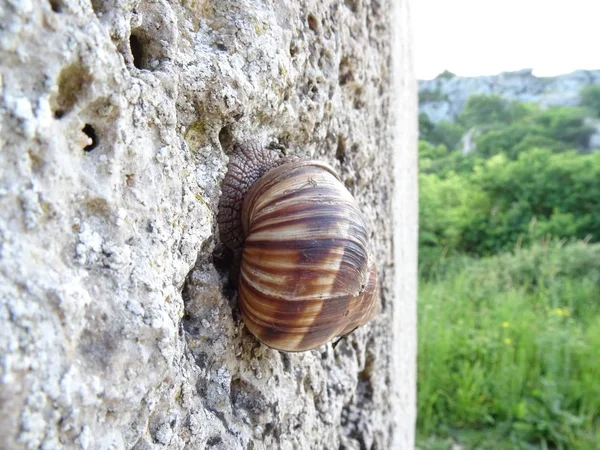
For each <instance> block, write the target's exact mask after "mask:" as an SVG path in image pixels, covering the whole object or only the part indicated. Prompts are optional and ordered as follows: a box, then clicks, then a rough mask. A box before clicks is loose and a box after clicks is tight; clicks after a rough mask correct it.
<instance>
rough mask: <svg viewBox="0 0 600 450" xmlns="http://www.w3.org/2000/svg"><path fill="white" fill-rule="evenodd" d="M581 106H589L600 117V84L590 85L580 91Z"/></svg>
mask: <svg viewBox="0 0 600 450" xmlns="http://www.w3.org/2000/svg"><path fill="white" fill-rule="evenodd" d="M579 98H580V101H581V106H584V107H585V108H588V109H589V111H590V112H591V113H592V114H593V115H595V116H596V117H600V86H599V85H592V84H591V85H588V86H585V87H584V88H583V89H581V91H579Z"/></svg>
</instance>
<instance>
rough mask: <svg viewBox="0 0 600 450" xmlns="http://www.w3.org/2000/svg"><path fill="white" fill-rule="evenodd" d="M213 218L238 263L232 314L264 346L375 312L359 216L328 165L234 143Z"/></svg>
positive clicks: (352, 323) (300, 346) (288, 343)
mask: <svg viewBox="0 0 600 450" xmlns="http://www.w3.org/2000/svg"><path fill="white" fill-rule="evenodd" d="M218 222H219V229H220V232H221V239H222V241H223V242H224V243H225V244H226V245H227V246H229V247H230V248H231V249H233V251H234V253H235V254H236V256H237V257H238V258H239V261H240V262H239V280H238V293H239V303H240V309H241V313H242V319H243V320H244V323H245V324H246V326H247V327H248V329H249V330H250V332H251V333H252V334H253V335H254V336H256V338H258V340H260V341H261V342H263V343H265V344H266V345H268V346H270V347H273V348H275V349H278V350H282V351H305V350H310V349H313V348H316V347H319V346H321V345H323V344H326V343H327V342H329V341H330V340H331V339H333V338H334V337H336V336H344V335H346V334H348V333H350V332H352V331H353V330H354V329H355V328H357V327H359V326H361V325H364V324H365V323H367V321H369V319H370V318H371V317H372V316H373V315H374V314H375V313H376V312H377V307H378V282H377V268H376V265H375V263H374V261H373V258H372V257H371V255H370V253H369V251H368V239H367V230H366V226H365V222H364V219H363V217H362V214H361V212H360V210H359V208H358V204H357V202H356V200H355V199H354V198H353V197H352V194H350V192H349V191H348V190H347V189H346V188H345V187H344V185H343V184H342V182H341V180H340V178H339V176H338V175H337V174H336V172H335V171H334V169H333V168H332V167H330V166H329V165H328V164H326V163H323V162H320V161H304V160H298V159H290V158H282V157H281V155H279V154H278V153H277V152H275V151H273V150H269V149H264V148H261V147H258V146H253V145H246V146H238V147H237V148H236V150H235V151H234V153H233V155H232V156H231V157H230V162H229V166H228V172H227V175H226V176H225V179H224V181H223V185H222V196H221V200H220V203H219V215H218Z"/></svg>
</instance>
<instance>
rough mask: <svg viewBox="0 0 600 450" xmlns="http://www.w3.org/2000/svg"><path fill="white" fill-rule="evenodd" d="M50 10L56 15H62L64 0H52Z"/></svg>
mask: <svg viewBox="0 0 600 450" xmlns="http://www.w3.org/2000/svg"><path fill="white" fill-rule="evenodd" d="M49 3H50V8H52V11H54V12H55V13H61V12H62V11H63V7H64V4H63V2H62V0H50V2H49Z"/></svg>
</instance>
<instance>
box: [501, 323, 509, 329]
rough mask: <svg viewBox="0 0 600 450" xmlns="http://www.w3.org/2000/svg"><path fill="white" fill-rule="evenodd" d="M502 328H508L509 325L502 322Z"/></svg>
mask: <svg viewBox="0 0 600 450" xmlns="http://www.w3.org/2000/svg"><path fill="white" fill-rule="evenodd" d="M502 327H503V328H508V327H510V323H508V322H502Z"/></svg>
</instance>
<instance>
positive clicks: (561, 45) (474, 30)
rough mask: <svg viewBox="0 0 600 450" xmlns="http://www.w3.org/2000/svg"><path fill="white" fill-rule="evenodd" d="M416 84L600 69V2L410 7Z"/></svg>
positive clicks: (445, 1)
mask: <svg viewBox="0 0 600 450" xmlns="http://www.w3.org/2000/svg"><path fill="white" fill-rule="evenodd" d="M410 5H411V11H412V23H413V36H414V45H415V46H414V50H415V51H414V57H415V70H416V75H417V78H418V79H430V78H434V77H435V76H436V75H438V74H439V73H440V72H443V71H444V70H449V71H450V72H453V73H455V74H457V75H460V76H478V75H493V74H497V73H500V72H505V71H513V70H520V69H526V68H528V69H533V74H534V75H536V76H553V75H559V74H562V73H568V72H572V71H574V70H577V69H600V0H412V1H411V3H410Z"/></svg>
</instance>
